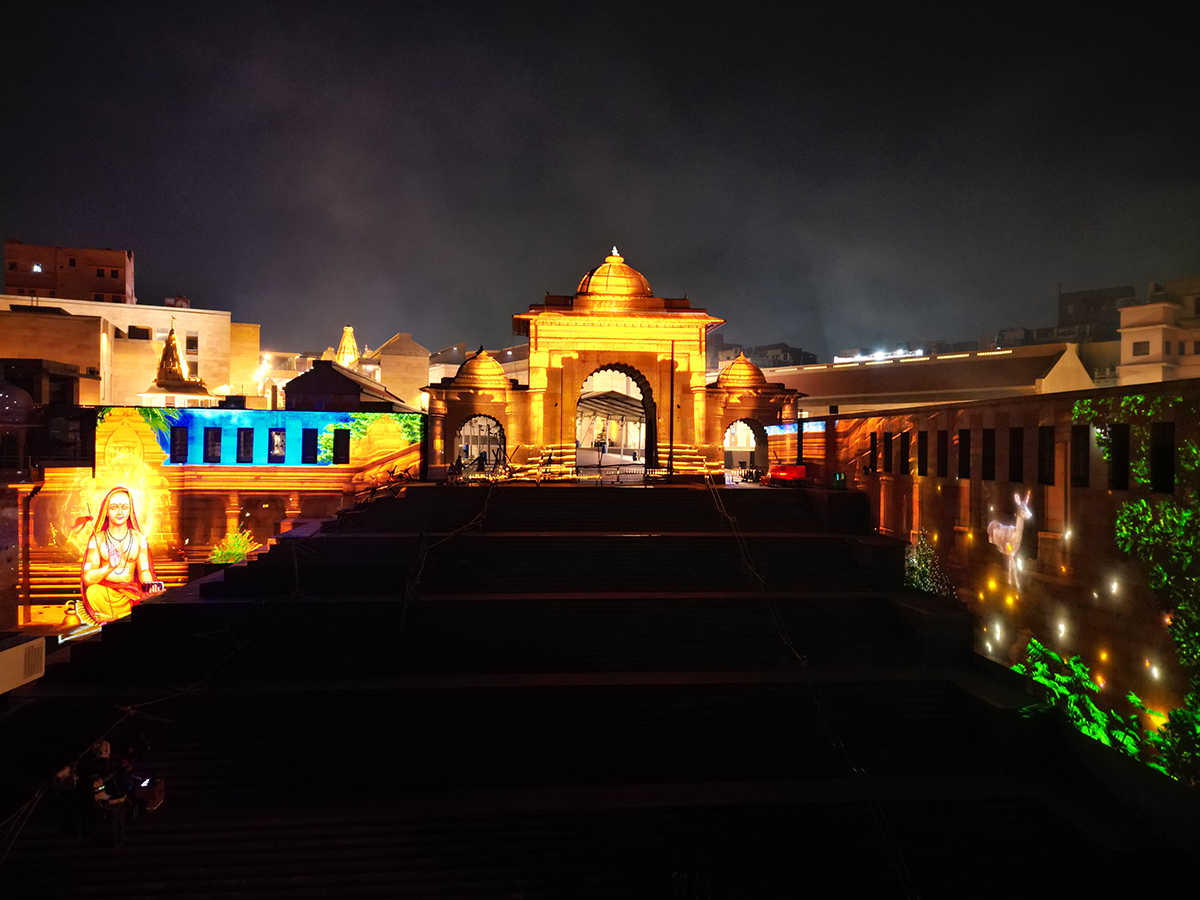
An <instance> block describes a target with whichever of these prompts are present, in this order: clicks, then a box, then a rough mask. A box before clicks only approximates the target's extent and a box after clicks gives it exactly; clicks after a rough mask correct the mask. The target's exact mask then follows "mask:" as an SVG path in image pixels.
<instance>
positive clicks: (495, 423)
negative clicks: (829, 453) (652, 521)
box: [426, 248, 796, 478]
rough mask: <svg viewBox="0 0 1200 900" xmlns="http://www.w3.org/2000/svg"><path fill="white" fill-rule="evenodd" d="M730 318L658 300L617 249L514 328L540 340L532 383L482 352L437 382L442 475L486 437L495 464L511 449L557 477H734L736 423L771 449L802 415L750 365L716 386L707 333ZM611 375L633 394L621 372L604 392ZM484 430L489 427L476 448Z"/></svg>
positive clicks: (533, 347) (434, 431) (437, 452)
mask: <svg viewBox="0 0 1200 900" xmlns="http://www.w3.org/2000/svg"><path fill="white" fill-rule="evenodd" d="M723 322H724V320H723V319H719V318H716V317H715V316H710V315H709V314H708V313H707V312H706V311H705V310H703V309H697V308H694V307H692V305H691V303H690V302H689V301H688V300H687V298H681V299H668V298H662V297H656V296H654V294H653V292H652V291H651V289H650V285H649V282H648V281H647V280H646V278H645V277H644V276H643V275H642V274H641V273H640V272H638V271H637V270H636V269H633V268H632V267H630V266H628V265H626V264H625V261H624V258H623V257H621V256H620V255H619V254H618V253H617V252H616V248H614V252H613V253H612V254H611V255H609V256H608V257H607V258H606V259H605V261H604V263H603V264H602V265H600V266H597V267H596V268H594V269H592V270H591V271H589V272H587V273H586V274H585V275H584V276H583V279H582V280H581V281H580V283H579V287H578V288H577V290H576V292H575V294H574V295H570V296H554V295H549V294H548V295H547V296H546V297H545V299H544V300H543V302H541V303H538V304H535V305H532V306H531V307H530V308H529V311H528V312H524V313H519V314H517V315H515V316H513V330H514V332H515V333H516V334H518V335H524V336H527V337H528V339H529V351H528V352H529V362H528V373H529V376H528V384H518V383H517V380H516V379H513V378H510V377H508V373H507V372H506V371H505V369H504V366H503V364H502V362H501V361H500V360H497V359H496V358H495V357H493V356H492V355H491V354H489V353H487V352H486V351H484V350H482V348H481V349H480V351H479V352H478V353H476V354H475V355H474V356H472V357H471V358H469V359H468V360H467V361H466V362H464V363H463V364H462V366H461V367H460V368H459V370H458V373H457V374H456V375H455V376H454V377H453V378H443V379H442V380H441V382H440V383H438V384H431V385H429V387H428V388H427V389H426V390H427V391H428V393H429V396H430V401H429V415H430V450H429V459H430V474H431V476H433V477H436V476H437V474H438V472H439V471H444V470H445V467H446V466H447V465H448V464H450V463H451V462H455V461H457V460H458V459H459V458H460V457H465V458H466V459H465V460H464V461H469V459H470V458H472V457H474V456H475V454H476V453H477V452H480V451H479V450H478V449H477V448H478V441H479V439H480V438H485V439H486V443H487V448H486V449H488V450H489V454H490V455H489V457H488V459H489V460H495V459H496V458H497V457H496V456H495V455H494V454H495V453H497V452H503V453H504V454H505V457H506V458H507V459H509V460H510V461H511V462H512V463H514V464H517V465H522V464H532V465H538V466H541V467H543V468H546V469H549V470H553V471H563V472H575V471H582V470H583V469H584V468H585V467H586V466H587V465H589V464H592V463H594V464H596V465H600V466H608V465H616V466H618V467H619V466H626V465H629V466H634V467H639V468H642V469H650V470H654V469H659V470H668V471H670V472H671V473H673V474H677V475H679V476H681V477H684V478H689V477H695V478H699V477H703V476H704V475H705V474H706V473H713V472H717V471H720V470H722V469H723V468H724V448H723V437H724V434H725V432H726V430H727V429H728V428H729V427H730V426H731V425H732V424H733V423H734V422H736V421H739V420H747V421H749V422H752V423H753V427H755V428H756V429H757V430H758V431H759V433H761V435H762V439H763V441H764V442H765V441H766V439H767V435H766V431H765V428H766V426H768V425H772V426H773V425H777V424H780V423H784V422H793V423H794V421H795V417H796V392H795V391H790V390H788V389H786V388H784V387H783V386H781V385H774V384H768V383H767V382H766V379H765V378H764V377H763V375H762V372H761V371H760V370H759V369H758V368H757V367H756V366H754V365H753V364H752V363H750V362H749V361H747V360H745V359H744V358H743V359H739V360H738V361H736V362H735V363H732V364H731V365H730V366H729V367H727V369H726V371H725V372H723V373H722V377H721V378H720V379H718V381H717V383H716V384H714V385H713V386H712V387H711V388H709V387H707V386H706V385H705V353H706V342H707V336H708V333H709V331H710V330H712V329H713V328H715V327H717V326H719V325H721V324H722V323H723ZM601 373H614V375H615V376H621V377H618V378H617V379H616V380H617V381H619V382H623V386H620V385H615V384H613V383H610V382H613V376H608V377H607V378H606V380H604V383H603V384H597V382H596V381H595V380H592V379H595V377H596V376H599V375H600V374H601ZM600 421H602V422H603V424H602V425H600V429H601V430H600V431H599V436H598V437H597V430H596V428H597V423H598V422H600ZM480 423H484V424H483V425H482V426H481V425H480ZM585 423H589V424H585ZM473 428H482V430H481V431H480V432H478V436H477V437H476V443H475V444H472V443H471V441H470V439H469V435H470V433H471V429H473ZM589 428H590V430H589ZM464 429H466V430H465V431H464ZM589 435H590V436H591V437H590V441H591V443H592V445H593V446H591V447H588V446H585V441H587V440H589V437H588V436H589ZM631 435H633V436H634V438H635V439H636V445H631V441H630V436H631ZM616 448H619V449H620V451H621V452H620V453H616V452H610V449H616ZM464 449H466V451H467V452H466V453H463V450H464Z"/></svg>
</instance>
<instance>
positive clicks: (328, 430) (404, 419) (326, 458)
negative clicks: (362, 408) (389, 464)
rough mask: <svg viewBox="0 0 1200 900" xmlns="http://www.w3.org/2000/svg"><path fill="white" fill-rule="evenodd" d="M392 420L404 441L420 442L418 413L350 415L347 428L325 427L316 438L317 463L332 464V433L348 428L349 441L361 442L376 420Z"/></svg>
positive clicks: (335, 425)
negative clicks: (397, 426) (398, 427)
mask: <svg viewBox="0 0 1200 900" xmlns="http://www.w3.org/2000/svg"><path fill="white" fill-rule="evenodd" d="M384 418H388V419H392V420H393V421H394V422H396V424H398V425H399V426H400V431H401V433H402V434H403V435H404V439H405V440H406V441H409V442H411V443H414V444H416V443H420V441H421V437H422V434H421V420H422V416H421V415H420V414H419V413H350V424H349V426H346V425H341V424H337V423H334V424H331V425H326V426H325V430H324V431H323V432H321V435H320V436H319V437H318V438H317V462H322V463H327V462H333V433H334V431H336V430H337V429H339V428H346V427H349V429H350V440H351V441H352V442H353V441H361V440H362V439H363V438H364V437H366V435H367V429H369V428H370V427H371V425H372V424H374V423H375V421H376V420H377V419H384Z"/></svg>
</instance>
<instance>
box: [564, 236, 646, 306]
mask: <svg viewBox="0 0 1200 900" xmlns="http://www.w3.org/2000/svg"><path fill="white" fill-rule="evenodd" d="M575 293H576V295H577V296H578V295H580V294H584V295H589V294H590V295H592V296H603V297H652V296H654V295H653V294H652V293H651V292H650V282H648V281H647V280H646V276H644V275H643V274H642V273H641V272H639V271H638V270H637V269H635V268H633V267H632V266H627V265H625V257H623V256H621V254H619V253H618V252H617V248H616V247H613V252H612V253H611V254H609V255H608V256H606V257H605V258H604V264H603V265H600V266H596V268H594V269H592V271H590V272H588V273H587V274H586V275H584V276H583V278H582V279H581V280H580V282H579V290H578V291H576V292H575Z"/></svg>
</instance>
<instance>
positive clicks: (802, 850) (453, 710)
mask: <svg viewBox="0 0 1200 900" xmlns="http://www.w3.org/2000/svg"><path fill="white" fill-rule="evenodd" d="M833 493H837V492H833ZM721 496H722V500H723V505H724V507H725V510H726V511H727V512H728V513H729V514H730V515H731V516H733V517H734V518H735V519H736V520H737V521H738V523H739V524H740V533H741V540H740V541H739V540H736V539H735V535H734V533H733V532H732V531H731V530H730V526H729V524H728V521H727V520H726V519H725V517H724V516H723V515H721V514H720V513H719V512H718V510H717V506H716V504H715V503H714V499H713V496H712V495H711V494H710V493H709V492H708V491H707V490H704V489H698V488H686V487H665V488H654V489H650V490H647V489H642V488H633V489H624V488H600V487H582V486H575V487H563V486H554V485H543V486H542V487H540V488H525V487H520V488H500V487H492V488H487V487H459V488H452V487H441V488H434V487H420V488H416V489H410V490H409V491H407V492H406V493H405V495H404V496H402V497H399V498H394V499H393V498H387V499H385V500H380V501H377V502H375V503H372V504H369V505H367V506H364V507H360V508H359V509H357V510H355V511H354V512H352V513H349V514H346V515H343V516H342V517H340V519H339V520H338V521H337V522H335V523H332V524H331V525H330V526H329V527H327V528H326V530H325V531H324V532H323V533H322V534H320V535H318V536H315V537H312V538H308V539H303V540H294V541H289V540H281V541H280V542H279V544H278V546H276V547H273V548H271V550H270V551H269V552H267V553H265V554H263V555H262V556H261V557H260V558H259V559H258V561H256V562H254V563H252V564H249V565H247V566H244V567H238V568H236V569H229V570H226V572H225V577H224V581H223V582H214V583H212V584H211V586H210V585H206V587H207V588H208V590H206V591H205V596H204V600H205V602H201V603H186V604H172V603H161V604H146V605H143V606H140V607H138V608H137V609H136V610H135V612H134V614H133V616H131V617H130V619H128V620H125V621H122V622H119V623H114V624H113V625H110V626H107V627H106V628H105V630H104V632H103V634H102V640H100V641H94V642H89V643H85V644H82V645H78V646H74V647H72V649H71V656H72V659H71V662H70V664H69V665H63V666H53V667H52V670H53V671H51V672H50V673H48V675H47V677H46V678H45V679H43V682H42V683H41V684H39V685H38V690H37V692H36V694H35V696H34V700H33V703H32V705H31V706H30V707H29V708H28V709H27V710H22V711H21V712H20V714H18V715H14V716H9V717H8V718H7V719H6V720H0V737H5V738H8V739H7V740H0V765H2V766H5V767H8V770H10V771H15V770H23V771H24V770H35V769H36V768H37V767H36V765H35V760H37V759H43V760H44V764H43V766H42V769H43V772H46V771H53V767H56V766H57V765H59V764H61V760H62V759H63V758H64V757H65V756H66V753H67V748H69V747H71V746H72V743H71V736H72V735H74V736H75V745H77V746H80V747H82V746H86V745H87V743H88V742H90V740H93V739H94V735H95V734H96V733H97V732H98V731H99V730H100V728H101V725H102V724H103V722H104V721H105V719H106V717H109V721H110V722H111V721H114V720H116V719H119V718H120V717H121V716H122V715H123V713H122V712H121V710H120V707H122V706H128V704H130V703H134V704H137V703H146V704H148V705H145V706H140V707H130V708H131V709H136V710H137V711H136V712H135V714H133V715H132V716H131V717H129V718H126V719H123V720H121V721H120V723H119V724H118V725H117V727H116V728H115V729H114V730H113V731H112V732H111V738H110V739H111V740H112V741H113V743H114V745H119V744H120V743H121V741H122V740H124V739H125V738H126V736H127V735H128V734H130V733H132V732H135V731H137V730H146V731H147V732H148V735H149V737H150V741H151V744H152V753H151V757H150V760H149V761H148V762H147V763H146V766H147V768H149V769H152V770H153V771H154V772H155V773H157V774H158V775H160V776H161V777H164V778H165V779H166V781H167V784H168V786H169V787H168V801H167V804H166V805H165V806H164V808H163V809H162V810H161V811H160V812H158V813H155V814H154V815H153V816H147V817H145V818H142V819H138V820H136V822H135V823H133V825H131V827H130V830H129V836H128V839H127V844H126V846H125V847H123V848H122V849H121V850H120V851H117V852H114V851H112V850H110V849H107V848H102V847H98V846H96V845H94V844H93V843H89V842H88V841H86V840H84V839H82V838H64V837H61V836H59V835H57V834H56V832H55V823H54V821H53V819H52V818H51V817H50V813H51V812H52V811H53V804H51V803H48V804H47V807H46V810H45V812H44V813H43V816H42V817H41V818H39V819H37V820H36V821H35V822H34V823H32V824H31V825H30V826H29V827H28V828H27V829H26V833H25V834H24V835H23V836H22V838H21V840H20V841H19V842H18V843H17V844H16V846H15V847H14V850H13V852H12V854H11V856H10V859H9V861H8V862H7V864H6V865H5V866H4V867H3V868H0V891H4V892H5V895H6V896H27V895H28V896H32V895H36V896H41V897H66V896H80V895H83V894H86V895H87V896H93V897H121V898H131V897H132V898H140V897H152V896H186V897H188V898H197V897H210V896H211V897H216V896H218V895H220V896H222V897H228V896H240V897H255V898H259V897H261V898H276V897H309V896H337V897H391V896H405V897H418V898H424V897H429V898H434V897H437V898H455V897H463V898H466V897H493V896H494V897H514V896H519V897H605V898H607V897H728V898H733V897H792V896H796V895H798V894H801V893H804V892H807V893H811V894H817V895H829V894H835V893H836V894H838V895H844V896H871V897H893V896H894V897H904V896H914V895H919V896H921V897H926V898H928V897H961V896H964V895H967V896H977V897H988V896H998V897H1006V896H1013V895H1014V894H1016V893H1030V892H1033V893H1037V892H1039V891H1045V892H1047V893H1057V894H1060V895H1063V896H1078V895H1079V894H1080V892H1089V891H1093V890H1095V891H1099V890H1102V889H1111V887H1112V877H1113V876H1112V873H1111V872H1109V871H1106V870H1104V869H1103V867H1098V866H1095V865H1093V864H1091V863H1086V864H1080V865H1072V864H1065V863H1064V859H1069V860H1080V861H1086V860H1097V859H1101V858H1104V856H1105V855H1107V854H1110V853H1111V852H1112V849H1113V845H1112V844H1111V843H1109V844H1106V843H1105V837H1104V834H1105V832H1103V830H1101V831H1099V832H1098V831H1097V830H1096V829H1095V828H1093V827H1092V826H1093V825H1094V824H1095V823H1097V822H1101V821H1104V822H1107V823H1108V824H1109V825H1111V822H1110V821H1109V819H1106V818H1105V817H1106V816H1108V817H1111V815H1112V810H1111V809H1107V810H1106V809H1105V808H1104V803H1103V802H1102V801H1101V800H1100V799H1098V798H1097V797H1096V796H1095V790H1094V786H1093V785H1090V784H1087V783H1084V782H1081V781H1079V780H1078V779H1076V778H1075V777H1074V776H1072V777H1064V776H1063V775H1062V774H1061V773H1060V774H1056V775H1051V774H1048V773H1047V772H1046V770H1045V768H1044V765H1042V764H1041V763H1040V762H1039V760H1040V757H1039V756H1038V753H1039V749H1040V748H1044V747H1045V746H1046V745H1047V741H1048V738H1047V735H1046V734H1045V733H1043V732H1042V731H1040V730H1038V728H1037V726H1035V725H1033V724H1031V723H1028V722H1026V721H1025V720H1023V719H1021V718H1020V717H1019V715H1018V714H1017V710H1018V707H1019V706H1020V705H1023V704H1024V703H1025V702H1027V701H1026V698H1024V697H1023V696H1022V695H1020V694H1019V693H1017V692H1013V691H1011V690H1010V689H1009V687H1008V686H1007V684H1006V683H1005V682H1003V681H998V682H997V681H995V680H990V679H989V678H988V677H986V676H985V675H983V674H981V673H980V672H979V671H977V670H976V669H974V668H973V666H972V663H971V660H970V649H969V648H970V638H969V628H970V622H969V620H968V619H967V616H966V614H965V612H964V611H963V609H962V608H961V607H959V606H958V605H957V604H955V603H953V602H951V601H939V600H937V599H935V598H928V597H925V596H921V595H911V594H905V593H903V592H902V591H900V590H899V589H898V580H899V571H900V565H901V556H900V555H899V554H898V552H897V551H898V550H901V549H902V545H900V544H899V543H898V542H895V541H891V540H889V539H884V538H879V537H878V536H876V535H874V534H873V533H871V531H870V529H869V527H868V525H867V521H866V519H865V516H864V515H863V512H864V508H863V507H861V506H856V503H857V500H856V499H854V497H855V495H848V494H844V495H843V496H842V498H839V497H836V496H832V497H831V496H823V495H821V494H820V493H819V492H806V491H790V490H789V491H782V490H781V491H767V490H754V491H746V490H742V491H738V490H729V491H723V492H722V495H721ZM831 523H832V524H831ZM468 525H470V527H468V528H464V526H468ZM748 564H749V565H748ZM755 573H757V574H755ZM789 645H790V646H789ZM793 648H794V652H793ZM22 721H24V723H25V724H24V725H22V724H21V723H22ZM22 729H25V730H26V731H28V732H29V734H30V735H33V734H40V735H42V738H41V739H40V740H32V738H30V739H26V738H25V737H24V736H23V735H24V734H25V732H24V731H22ZM5 731H7V733H4V732H5ZM15 748H29V749H25V750H18V749H15ZM1031 772H1036V773H1037V774H1036V775H1033V776H1031V774H1030V773H1031ZM1047 778H1052V780H1053V789H1052V790H1049V791H1043V790H1042V785H1043V784H1044V782H1045V780H1046V779H1047ZM1064 797H1067V798H1069V800H1067V801H1065V802H1064V800H1063V798H1064ZM5 814H7V813H5ZM1120 825H1121V828H1123V829H1124V830H1123V831H1121V830H1120V829H1118V832H1119V833H1120V834H1121V835H1122V840H1124V841H1125V843H1124V844H1122V845H1121V849H1122V852H1127V853H1128V852H1134V853H1137V854H1140V853H1148V852H1150V849H1151V847H1153V846H1155V844H1154V841H1153V840H1150V839H1149V837H1148V836H1147V835H1146V834H1145V833H1144V832H1143V831H1140V830H1139V829H1138V827H1137V826H1136V824H1134V825H1130V824H1129V823H1128V822H1122V823H1120ZM1107 834H1108V835H1109V837H1110V839H1111V834H1112V831H1111V829H1110V831H1109V832H1107ZM1048 842H1052V843H1053V847H1054V852H1053V853H1049V852H1047V844H1048ZM1063 854H1067V855H1066V856H1064V855H1063ZM63 859H70V861H71V864H70V865H62V864H61V860H63ZM1005 861H1010V862H1011V864H1005Z"/></svg>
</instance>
